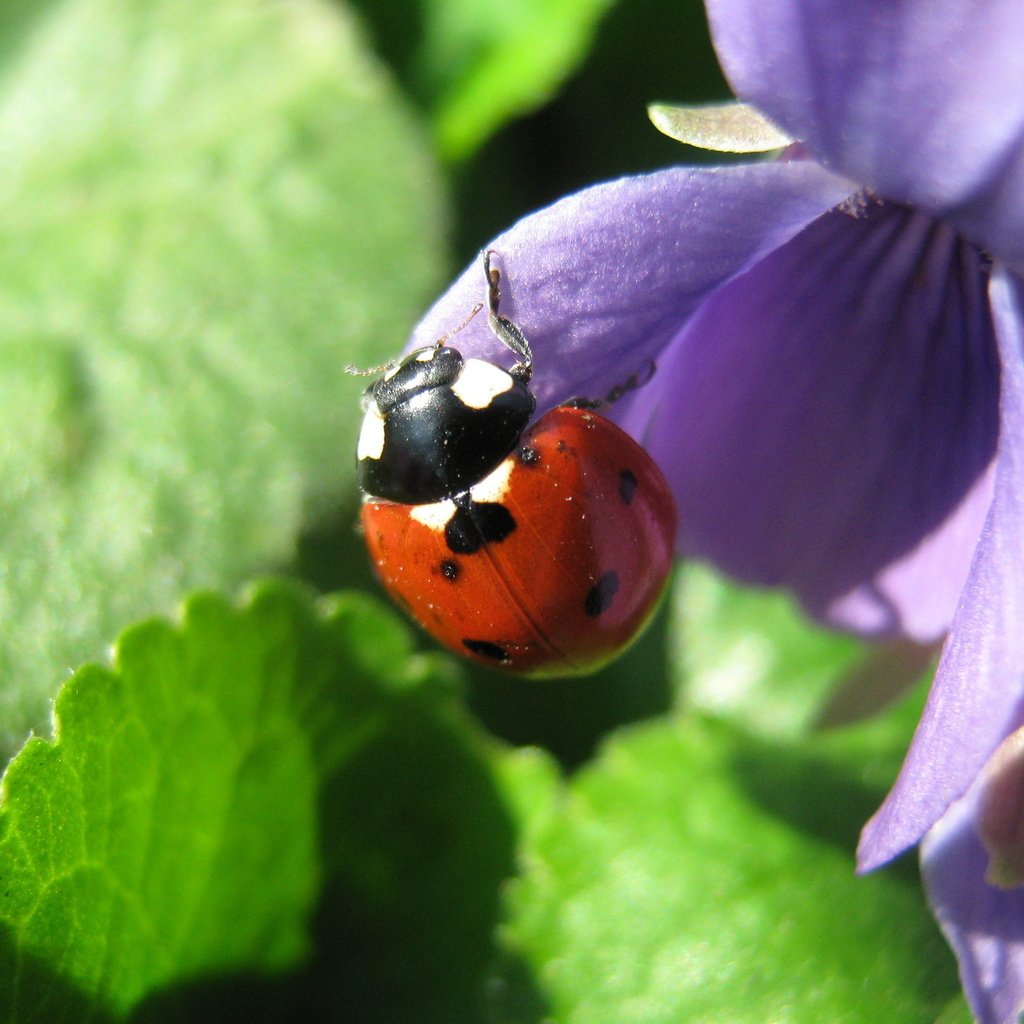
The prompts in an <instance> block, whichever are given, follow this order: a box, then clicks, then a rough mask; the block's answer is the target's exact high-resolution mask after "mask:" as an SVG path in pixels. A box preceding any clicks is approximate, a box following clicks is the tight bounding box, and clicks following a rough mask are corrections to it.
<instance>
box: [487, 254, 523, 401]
mask: <svg viewBox="0 0 1024 1024" xmlns="http://www.w3.org/2000/svg"><path fill="white" fill-rule="evenodd" d="M496 255H497V253H496V252H495V251H494V250H493V249H486V250H485V251H484V253H483V260H484V276H485V277H486V278H487V326H488V327H490V329H491V331H492V332H493V333H494V335H495V337H496V338H497V339H498V341H500V342H501V343H502V344H503V345H504V346H505V347H506V348H510V349H511V350H512V351H513V352H514V353H515V354H516V355H517V356H518V357H519V359H518V361H517V362H516V364H515V366H513V367H512V368H511V369H510V370H509V373H510V374H511V375H512V376H513V377H515V378H516V380H519V381H522V382H523V383H524V384H526V383H528V382H529V380H530V376H531V374H532V373H533V351H532V349H531V348H530V343H529V342H528V341H527V340H526V335H524V334H523V332H522V331H521V330H520V329H519V327H518V326H517V325H516V324H514V323H512V321H511V320H508V319H506V318H505V317H503V316H502V315H501V314H500V313H499V312H498V305H499V303H500V302H501V288H500V286H499V284H500V281H501V272H500V271H499V270H498V268H497V267H492V266H491V257H492V256H496Z"/></svg>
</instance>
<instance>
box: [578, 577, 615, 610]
mask: <svg viewBox="0 0 1024 1024" xmlns="http://www.w3.org/2000/svg"><path fill="white" fill-rule="evenodd" d="M618 592H619V574H618V573H617V572H616V571H615V570H614V569H612V570H610V571H609V572H606V573H605V574H604V575H603V576H602V577H601V578H600V579H599V580H598V581H597V582H596V583H595V584H594V585H593V586H592V587H591V588H590V590H588V591H587V596H586V598H585V600H584V602H583V610H584V611H585V612H586V613H587V614H588V615H589V616H590V617H591V618H596V617H597V616H598V615H600V614H601V612H603V611H607V610H608V609H609V608H610V607H611V604H612V599H613V598H614V597H615V595H616V594H617V593H618Z"/></svg>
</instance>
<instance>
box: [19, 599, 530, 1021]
mask: <svg viewBox="0 0 1024 1024" xmlns="http://www.w3.org/2000/svg"><path fill="white" fill-rule="evenodd" d="M441 664H442V663H440V662H437V663H435V662H432V661H430V660H427V659H422V658H414V657H411V655H410V647H409V636H408V633H407V632H406V631H405V630H404V628H402V627H401V626H399V625H398V623H397V622H396V621H395V619H394V618H393V617H392V616H391V615H389V614H387V615H386V614H384V613H383V612H381V611H379V610H377V609H376V607H375V606H374V605H373V604H372V603H371V602H369V601H366V600H361V599H360V600H357V599H355V598H354V597H349V598H345V599H341V600H339V601H337V602H336V603H335V605H334V607H333V610H332V611H331V613H330V614H329V615H328V616H327V617H324V618H320V617H318V616H317V615H316V614H315V613H314V611H313V608H312V606H311V604H310V603H309V601H308V600H307V599H306V598H305V597H304V596H303V595H301V594H298V593H296V592H294V591H293V590H291V589H290V588H286V587H283V586H265V587H263V588H262V589H261V590H260V591H258V592H257V594H256V596H255V598H254V599H253V601H252V603H251V604H250V605H249V606H248V607H247V608H245V609H243V610H236V609H234V608H232V607H231V606H230V605H228V604H227V603H226V602H225V601H224V600H223V599H221V598H218V597H215V596H198V597H195V598H193V599H192V600H190V601H189V603H188V605H187V606H186V609H185V613H184V622H183V625H182V626H181V628H180V629H176V628H172V627H171V626H169V625H167V624H164V623H162V622H155V621H154V622H148V623H145V624H143V625H140V626H138V627H135V628H133V629H131V630H129V631H128V632H126V633H125V634H124V636H123V637H122V638H121V640H120V641H119V643H118V645H117V648H116V658H115V664H114V666H113V668H109V669H108V668H102V667H99V666H89V667H86V668H83V669H82V670H80V671H79V672H77V673H76V674H75V675H74V676H73V677H72V678H71V679H70V680H69V681H68V683H67V684H66V685H65V687H64V688H63V689H62V691H61V693H60V695H59V697H58V699H57V704H56V709H55V715H56V719H57V723H58V738H57V740H56V741H55V742H53V743H50V742H46V741H44V740H41V739H34V740H32V741H30V742H29V744H28V745H27V746H26V747H25V749H24V750H23V751H22V752H21V753H20V754H19V755H18V757H17V758H16V759H15V760H14V761H13V762H12V763H11V765H10V767H9V768H8V771H7V773H6V775H5V776H4V779H3V792H4V797H5V800H4V805H3V809H2V812H0V837H2V838H0V873H2V876H3V890H2V899H0V922H2V928H0V935H2V937H0V1019H4V1020H27V1019H33V1020H44V1019H45V1020H46V1021H48V1022H56V1021H63V1020H69V1021H70V1020H77V1019H79V1018H80V1017H81V1016H82V1015H83V1014H91V1015H93V1016H95V1017H98V1018H99V1019H104V1018H107V1017H108V1018H110V1019H116V1018H120V1017H122V1016H123V1015H124V1014H125V1013H126V1012H128V1011H129V1010H131V1009H132V1008H133V1007H135V1006H137V1005H138V1004H139V1003H140V1001H142V1000H143V999H147V998H148V999H149V1000H150V1002H149V1012H150V1013H151V1014H152V1015H153V1017H154V1018H155V1019H164V1018H163V1017H162V1016H161V1014H162V1008H163V1009H166V1008H167V1007H168V1006H178V1007H180V1006H181V1005H182V1004H184V1005H186V1006H190V1007H191V1012H190V1013H189V1014H188V1015H187V1017H186V1019H207V1020H209V1019H220V1018H221V1013H220V1012H218V1011H214V1010H213V1009H211V1004H210V1003H209V1002H208V999H209V991H208V989H207V988H206V987H205V986H204V985H198V986H197V987H195V988H194V989H192V990H190V989H189V987H188V984H187V983H188V982H190V981H191V982H195V981H197V980H198V979H201V978H210V977H213V976H216V975H220V976H224V975H225V973H242V972H244V974H245V975H246V977H247V980H246V981H243V982H242V983H240V984H239V986H238V993H239V994H242V995H243V997H244V993H245V992H246V991H247V990H250V991H251V990H252V988H253V985H254V982H255V980H256V976H257V975H266V974H268V973H274V972H280V971H281V970H283V969H285V968H289V967H295V966H296V965H297V963H298V961H299V960H300V958H303V957H306V959H307V964H306V967H305V968H303V971H302V972H300V973H299V974H298V975H293V976H292V977H291V979H290V980H289V979H281V981H279V982H278V983H277V987H276V988H275V987H273V986H271V988H267V987H266V986H267V985H268V984H269V982H266V981H265V982H263V983H261V984H262V986H263V987H262V988H261V987H260V985H257V986H256V988H257V991H260V992H261V993H262V995H263V996H264V997H265V999H266V1001H268V1002H270V1003H271V1005H273V1000H274V999H277V1000H279V1001H281V1002H282V1003H283V1002H287V1004H288V1005H289V1006H290V1007H291V1012H290V1014H289V1016H291V1015H292V1014H295V1015H297V1016H300V1017H302V1018H303V1019H311V1018H310V1016H309V1014H310V1013H312V1011H313V1009H314V1008H316V1007H321V1008H323V1007H324V1006H331V1005H333V1006H334V1007H335V1010H334V1011H332V1012H331V1013H327V1014H326V1018H325V1019H339V1018H338V1016H337V1013H340V1012H341V1008H342V1007H348V1008H350V1009H351V1008H352V1007H357V1008H358V1007H359V1006H360V1005H362V1006H364V1007H365V1010H364V1011H362V1012H359V1013H358V1014H357V1016H358V1019H360V1020H366V1021H372V1020H380V1021H385V1020H388V1021H391V1020H401V1019H408V1020H410V1021H411V1020H416V1021H421V1020H422V1021H428V1020H431V1019H437V1020H451V1019H453V1017H452V1016H451V1015H450V1014H451V1013H452V1012H453V1008H454V1007H458V1006H460V1005H463V1006H464V1005H466V1004H467V1002H468V1001H469V1000H471V999H474V998H479V989H480V977H481V974H482V971H483V967H484V964H485V963H486V961H487V959H488V957H489V956H490V952H489V950H490V943H489V934H490V931H491V928H492V927H493V922H494V918H495V915H496V912H497V886H498V881H499V880H500V879H501V878H502V877H503V876H504V875H505V874H506V873H507V872H508V871H509V869H510V867H511V832H510V825H509V821H508V816H507V812H505V811H504V809H503V808H502V806H501V805H500V803H499V802H498V797H497V791H496V789H495V786H494V783H493V781H492V780H491V776H490V772H489V770H488V768H487V764H486V761H485V759H484V756H483V750H482V748H480V747H479V743H478V742H477V741H476V740H475V739H474V738H473V736H474V734H473V732H472V730H471V729H469V728H468V727H467V723H465V722H464V721H463V720H462V719H461V717H460V716H459V715H458V713H457V711H456V709H455V707H454V702H453V701H452V700H451V699H450V698H451V695H452V694H453V690H452V688H451V685H450V683H451V680H450V678H448V677H446V676H445V675H443V674H441V673H440V672H439V667H440V665H441ZM456 889H457V890H458V892H459V894H460V897H459V899H458V900H457V901H455V902H453V900H452V893H453V892H454V891H455V890H456ZM311 940H312V941H311ZM403 985H404V986H405V987H404V988H403V987H402V986H403ZM167 992H171V993H173V994H174V995H173V999H170V1000H169V1001H168V998H167V997H166V996H160V995H159V993H167ZM389 1001H390V1009H389ZM229 1004H230V1001H229ZM403 1015H404V1016H403ZM247 1019H263V1018H261V1017H260V1016H259V1014H258V1013H255V1014H254V1015H252V1016H249V1017H248V1018H247ZM271 1019H273V1018H271ZM279 1019H280V1018H279Z"/></svg>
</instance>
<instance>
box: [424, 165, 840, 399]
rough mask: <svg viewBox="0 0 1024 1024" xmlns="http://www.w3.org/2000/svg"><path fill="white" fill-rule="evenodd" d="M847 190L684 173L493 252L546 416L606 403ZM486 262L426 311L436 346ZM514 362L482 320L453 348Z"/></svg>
mask: <svg viewBox="0 0 1024 1024" xmlns="http://www.w3.org/2000/svg"><path fill="white" fill-rule="evenodd" d="M849 193H850V187H849V184H848V183H847V182H844V181H842V180H841V179H838V178H835V177H834V176H832V175H831V174H829V173H828V172H826V171H824V170H822V169H821V168H820V167H816V166H815V165H814V164H811V163H807V162H803V163H775V164H752V165H749V166H734V167H729V168H714V169H690V168H676V169H672V170H667V171H660V172H658V173H655V174H650V175H646V176H643V177H635V178H624V179H622V180H620V181H615V182H611V183H609V184H606V185H599V186H597V187H595V188H590V189H587V190H585V191H583V192H579V193H577V194H575V195H571V196H569V197H567V198H565V199H563V200H561V201H560V202H558V203H556V204H555V205H554V206H550V207H548V208H547V209H544V210H541V211H540V212H538V213H535V214H532V215H531V216H529V217H526V218H525V219H523V220H521V221H519V223H518V224H516V225H514V226H513V227H512V228H510V229H509V230H508V231H506V232H505V233H504V234H502V235H500V236H499V237H498V238H496V239H495V240H494V241H493V242H492V243H491V245H490V248H492V249H494V250H495V251H496V252H497V253H498V257H497V258H496V260H495V262H496V263H497V264H498V265H499V266H500V268H501V270H502V273H503V275H504V276H503V280H502V286H501V287H502V302H501V311H502V314H503V315H505V316H507V317H509V318H511V319H513V320H515V321H516V322H517V323H519V324H520V325H521V327H522V328H523V330H524V331H525V333H526V336H527V337H528V338H529V339H530V342H531V344H532V345H533V350H534V356H535V366H534V369H535V375H534V380H533V387H534V390H535V392H536V394H537V398H538V402H539V404H540V406H541V407H542V408H543V407H545V406H550V405H554V404H557V403H558V402H561V401H565V400H566V399H567V398H570V397H573V396H575V395H586V396H591V397H595V398H599V397H602V396H603V395H605V394H607V393H608V392H609V391H610V390H611V389H612V388H613V387H615V386H616V385H619V384H622V383H623V382H624V381H625V380H626V378H627V377H628V376H629V375H630V374H632V373H635V372H637V371H639V370H642V369H643V367H644V363H645V360H652V359H656V358H657V356H658V354H659V353H660V351H661V349H662V348H663V347H664V346H665V344H666V343H667V342H668V341H669V340H670V339H671V338H672V337H673V336H674V335H675V334H676V333H677V332H678V331H679V330H680V328H681V326H682V325H683V324H684V323H685V322H686V320H687V319H688V318H689V317H690V316H691V315H692V314H693V312H694V310H695V309H696V308H697V307H698V306H699V305H700V304H701V302H703V301H704V299H705V298H706V297H707V295H708V293H709V292H711V291H713V290H714V289H715V288H717V287H719V286H720V285H721V284H722V282H723V281H727V280H729V279H730V278H732V277H733V276H735V275H736V274H739V273H741V272H742V271H744V270H745V269H746V268H747V267H749V266H750V265H751V264H753V263H756V262H757V261H758V260H759V259H760V258H761V257H762V256H763V255H764V254H765V253H766V252H770V251H772V250H773V249H775V248H777V247H778V246H780V245H782V244H783V243H784V242H786V241H787V240H788V239H789V238H791V237H792V236H793V235H794V234H796V232H797V231H799V230H800V229H801V228H802V227H803V226H804V225H805V224H806V223H807V222H808V221H810V220H813V219H814V218H815V217H817V216H818V215H819V214H821V213H822V212H823V211H825V210H827V209H829V208H830V207H832V206H834V205H836V204H837V203H839V202H841V201H842V200H843V199H844V198H845V197H846V196H848V195H849ZM483 292H484V277H483V271H482V270H481V268H480V264H479V262H478V261H475V262H474V263H473V264H471V265H470V267H469V268H467V270H466V271H465V272H464V273H463V275H462V276H461V277H460V278H459V279H458V280H457V281H456V282H455V284H454V285H452V287H451V288H450V289H449V290H448V292H447V293H446V294H445V295H444V296H442V298H441V299H440V300H439V301H438V302H437V304H436V305H435V306H434V307H433V308H432V309H431V310H430V311H429V312H428V313H427V315H426V317H425V318H424V319H423V321H422V322H421V323H420V324H419V326H418V327H417V329H416V332H415V334H414V335H413V339H412V343H411V344H412V345H413V346H420V345H429V344H431V343H432V342H433V341H434V340H436V339H437V338H439V337H441V336H442V335H444V334H445V333H446V332H448V331H450V330H451V329H452V328H453V327H454V326H456V325H457V324H459V323H460V322H461V321H462V320H463V319H464V318H465V316H466V314H467V313H468V312H469V310H470V309H471V308H472V307H473V305H474V304H475V303H477V302H479V301H481V300H482V298H483ZM451 344H453V345H457V347H458V348H460V349H461V350H463V351H464V352H467V353H469V352H472V353H474V354H477V355H479V354H486V355H487V356H488V357H490V358H497V359H498V360H499V361H502V362H505V363H507V362H508V361H509V355H508V353H507V352H505V353H501V352H500V351H499V350H500V346H498V344H497V343H496V342H495V340H494V339H493V338H492V337H491V335H490V334H489V332H488V330H487V326H486V322H485V320H484V318H483V317H482V316H479V317H477V318H476V319H475V320H474V321H473V322H472V323H471V324H469V326H467V327H466V328H465V329H464V330H463V331H462V332H461V333H460V334H459V335H458V337H457V339H456V340H453V341H452V342H451Z"/></svg>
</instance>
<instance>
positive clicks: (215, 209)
mask: <svg viewBox="0 0 1024 1024" xmlns="http://www.w3.org/2000/svg"><path fill="white" fill-rule="evenodd" d="M4 14H5V17H4V18H3V19H2V20H0V138H2V139H3V159H2V160H0V338H2V341H0V388H2V395H3V401H2V402H0V436H2V437H3V438H4V441H3V444H0V495H2V497H0V520H2V521H3V523H4V530H3V536H2V538H0V611H2V615H3V621H4V633H3V638H2V641H0V722H2V729H3V731H4V732H5V733H6V736H7V738H8V740H7V742H8V745H9V746H10V745H11V742H12V740H17V741H20V739H21V738H22V737H23V736H24V734H25V731H26V730H27V728H28V727H29V726H30V725H34V726H35V727H36V728H41V727H43V726H44V724H45V723H44V717H45V710H44V709H45V702H46V699H47V698H48V697H49V696H51V695H52V691H50V690H48V687H49V686H50V684H51V682H52V681H53V680H54V679H56V678H59V674H60V673H61V672H65V671H67V666H69V665H74V664H76V663H78V662H80V661H82V660H84V659H85V658H88V657H95V656H97V655H98V654H99V653H100V651H101V646H100V645H101V643H102V641H103V638H104V637H109V636H112V635H113V634H114V633H115V631H116V629H117V628H119V627H120V626H121V624H123V623H124V622H125V621H130V620H132V619H135V618H138V617H140V616H142V615H145V614H150V613H152V612H154V611H158V610H168V609H169V608H170V606H171V604H172V602H173V601H174V600H176V599H177V597H178V596H179V595H180V594H182V593H185V592H187V591H188V590H189V589H191V588H194V587H196V586H208V585H214V584H222V583H229V584H230V583H234V582H237V581H240V580H242V579H244V578H246V577H248V576H250V575H251V574H252V573H253V571H254V570H256V569H257V568H258V567H260V566H266V565H273V564H279V563H281V562H284V561H286V560H288V559H289V558H290V557H291V554H292V551H293V548H294V545H295V542H296V538H297V536H298V534H299V532H300V530H301V528H302V526H303V524H304V522H305V521H306V518H307V516H308V513H309V510H310V508H311V507H318V505H322V504H323V503H324V502H326V501H328V500H330V501H331V502H334V501H336V500H337V499H338V497H339V495H340V494H342V493H344V492H347V491H349V490H352V489H353V487H354V484H353V479H352V477H353V471H352V466H351V458H350V456H349V454H348V452H349V445H350V439H352V438H354V433H355V429H356V421H357V418H358V415H359V409H358V401H357V397H358V392H359V390H360V388H361V387H362V382H360V381H358V380H354V379H352V378H350V377H347V376H346V374H345V365H346V364H348V363H355V364H357V365H365V364H373V363H378V362H380V359H381V357H382V355H383V354H384V353H389V352H391V351H393V350H395V349H396V348H397V347H398V346H399V344H400V342H401V340H402V339H404V337H405V336H406V333H407V330H408V327H409V326H410V324H411V323H412V322H413V320H414V319H415V317H416V315H417V313H418V311H419V309H420V308H421V307H422V304H423V303H424V301H426V299H427V298H428V296H429V295H430V294H431V293H432V292H433V291H434V289H435V288H436V286H437V284H438V274H439V272H440V269H441V267H443V265H444V262H445V260H444V256H443V237H442V235H443V232H442V231H441V230H440V224H441V221H442V209H441V207H442V203H441V201H440V198H439V193H440V189H439V186H438V182H437V175H436V171H435V169H434V167H433V165H432V162H431V160H430V158H429V156H428V153H427V147H426V145H425V144H424V139H423V138H422V137H421V133H420V131H419V130H418V128H417V125H416V124H415V122H414V121H413V119H412V118H411V117H410V116H409V114H408V112H407V110H406V109H405V107H404V105H403V103H402V102H401V100H400V99H399V97H398V96H397V95H396V93H395V91H394V90H393V89H392V88H391V86H390V84H389V82H388V81H387V80H386V79H385V77H384V76H383V74H382V72H381V70H380V69H379V68H378V67H377V66H376V64H375V63H374V62H373V60H372V59H371V58H370V56H369V55H368V53H367V52H366V50H365V47H364V45H363V41H362V39H361V36H360V35H359V33H358V32H356V31H355V30H354V27H353V25H352V22H351V19H350V18H349V16H348V15H347V13H346V10H345V8H344V7H343V6H342V5H341V4H340V3H334V2H328V0H293V2H289V3H287V4H281V3H275V4H266V3H260V2H258V0H214V2H212V3H210V2H204V0H153V2H147V3H138V2H136V0H51V2H48V3H39V4H34V5H10V4H8V5H5V6H4ZM9 15H10V16H9ZM396 254H401V256H400V259H396Z"/></svg>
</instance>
